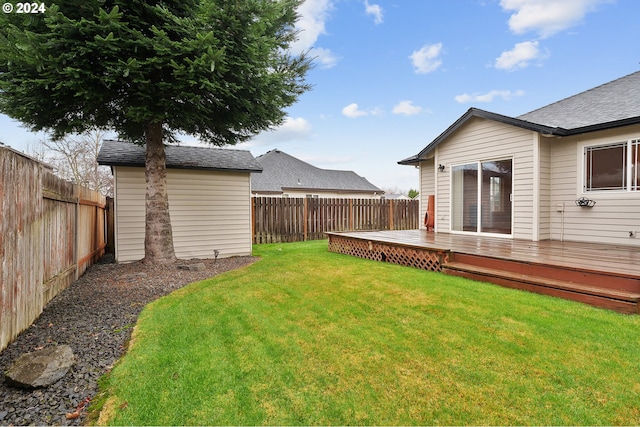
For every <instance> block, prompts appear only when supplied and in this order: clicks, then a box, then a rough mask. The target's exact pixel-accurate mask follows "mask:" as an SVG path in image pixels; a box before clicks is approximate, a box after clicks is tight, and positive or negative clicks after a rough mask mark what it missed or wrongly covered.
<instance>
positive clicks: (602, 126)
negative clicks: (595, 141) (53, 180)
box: [563, 116, 640, 136]
mask: <svg viewBox="0 0 640 427" xmlns="http://www.w3.org/2000/svg"><path fill="white" fill-rule="evenodd" d="M637 124H640V116H638V117H629V118H626V119H621V120H615V121H612V122H606V123H598V124H595V125H589V126H582V127H579V128H574V129H569V130H567V134H566V135H563V136H570V135H580V134H583V133H589V132H597V131H600V130H608V129H615V128H619V127H623V126H631V125H637Z"/></svg>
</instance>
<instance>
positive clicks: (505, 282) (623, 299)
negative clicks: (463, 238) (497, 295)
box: [443, 262, 640, 314]
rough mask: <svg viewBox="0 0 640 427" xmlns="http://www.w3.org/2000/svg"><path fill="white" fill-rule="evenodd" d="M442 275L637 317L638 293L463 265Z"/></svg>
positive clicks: (445, 268)
mask: <svg viewBox="0 0 640 427" xmlns="http://www.w3.org/2000/svg"><path fill="white" fill-rule="evenodd" d="M443 272H445V273H447V274H450V275H454V276H461V277H466V278H469V279H474V280H478V281H484V282H490V283H494V284H497V285H501V286H505V287H510V288H515V289H522V290H527V291H530V292H535V293H541V294H545V295H551V296H557V297H561V298H566V299H571V300H574V301H579V302H583V303H587V304H590V305H594V306H597V307H602V308H608V309H613V310H616V311H619V312H622V313H629V314H638V313H640V293H638V292H633V291H627V290H619V289H607V288H602V287H596V286H590V285H585V284H580V283H575V282H570V281H566V280H557V279H552V278H549V277H540V276H535V275H529V274H524V273H518V272H513V271H505V270H501V269H497V268H489V267H482V266H478V265H471V264H466V263H462V262H448V263H446V264H444V265H443Z"/></svg>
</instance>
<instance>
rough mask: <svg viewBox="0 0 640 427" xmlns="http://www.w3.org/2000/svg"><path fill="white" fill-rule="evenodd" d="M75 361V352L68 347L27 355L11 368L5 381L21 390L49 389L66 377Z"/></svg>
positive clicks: (50, 348) (16, 361)
mask: <svg viewBox="0 0 640 427" xmlns="http://www.w3.org/2000/svg"><path fill="white" fill-rule="evenodd" d="M74 361H75V357H74V355H73V351H72V350H71V347H69V346H68V345H59V346H56V347H49V348H45V349H44V350H39V351H34V352H33V353H25V354H23V355H22V356H20V357H18V358H17V359H16V360H15V362H13V364H12V365H11V366H10V367H9V370H8V371H7V372H6V374H5V379H6V381H7V383H9V384H11V385H13V386H15V387H20V388H27V389H33V388H40V387H47V386H49V385H51V384H53V383H55V382H56V381H58V380H59V379H60V378H62V377H64V376H65V375H66V374H67V372H69V369H70V368H71V366H72V365H73V363H74Z"/></svg>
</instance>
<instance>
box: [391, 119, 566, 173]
mask: <svg viewBox="0 0 640 427" xmlns="http://www.w3.org/2000/svg"><path fill="white" fill-rule="evenodd" d="M473 117H480V118H483V119H487V120H493V121H496V122H500V123H505V124H508V125H512V126H516V127H519V128H523V129H528V130H531V131H534V132H539V133H541V134H543V135H553V136H566V135H567V132H568V131H567V130H566V129H562V128H557V127H550V126H544V125H540V124H537V123H532V122H527V121H525V120H520V119H516V118H513V117H509V116H503V115H502V114H497V113H492V112H490V111H486V110H481V109H479V108H469V109H468V110H467V112H466V113H464V114H463V115H462V116H461V117H460V118H459V119H458V120H456V121H455V122H454V123H453V124H452V125H451V126H449V127H448V128H447V129H446V130H445V131H444V132H442V133H441V134H440V135H438V137H437V138H436V139H434V140H433V141H431V142H430V143H429V144H428V145H427V146H426V147H425V148H424V149H423V150H422V151H420V153H418V154H416V155H415V156H413V157H409V158H407V159H404V160H401V161H399V162H398V163H399V164H401V165H414V164H417V163H420V161H422V160H424V159H425V158H426V156H427V155H428V154H430V153H431V152H432V151H433V150H435V148H436V147H437V146H438V145H439V144H440V143H441V142H442V141H444V140H446V139H447V138H448V137H449V136H451V135H452V134H453V133H454V132H455V131H457V130H458V129H459V128H460V127H461V126H462V125H464V124H465V123H466V122H467V121H469V120H470V119H471V118H473Z"/></svg>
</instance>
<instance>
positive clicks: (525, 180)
mask: <svg viewBox="0 0 640 427" xmlns="http://www.w3.org/2000/svg"><path fill="white" fill-rule="evenodd" d="M532 141H533V135H532V132H531V131H528V130H524V129H521V128H517V127H514V126H510V125H506V124H503V123H498V122H494V121H491V120H486V119H482V118H477V117H476V118H473V119H471V120H469V122H468V123H466V124H465V125H463V126H462V127H461V128H460V129H458V130H457V131H456V132H455V133H454V134H453V135H451V136H450V137H449V139H447V141H445V142H443V143H442V144H440V146H439V147H438V149H437V162H438V163H439V164H443V165H445V168H446V169H445V171H444V172H442V173H438V174H437V200H436V211H437V214H436V220H437V221H438V222H439V224H438V231H441V232H449V231H451V221H450V211H449V210H450V185H451V183H450V178H451V166H452V165H458V164H463V163H470V162H476V161H479V160H480V161H482V160H493V159H501V158H512V159H513V205H512V208H513V216H514V221H513V236H514V237H515V238H521V239H533V238H534V237H533V227H532V224H533V214H532V209H533V208H534V203H533V194H534V193H533V177H534V162H533V143H532ZM421 170H422V169H421ZM428 173H429V172H428V171H424V172H422V175H423V177H422V179H428V178H427V177H426V176H424V175H425V174H428Z"/></svg>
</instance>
